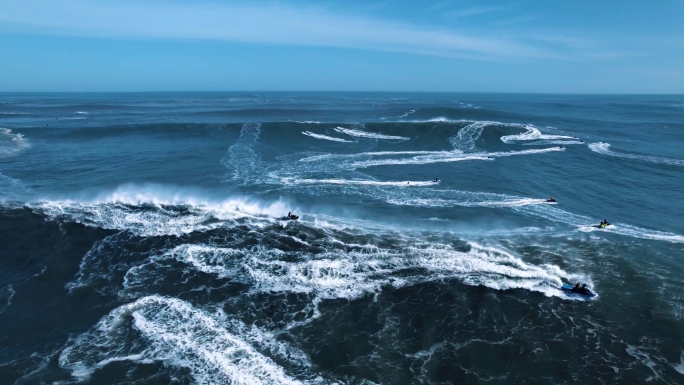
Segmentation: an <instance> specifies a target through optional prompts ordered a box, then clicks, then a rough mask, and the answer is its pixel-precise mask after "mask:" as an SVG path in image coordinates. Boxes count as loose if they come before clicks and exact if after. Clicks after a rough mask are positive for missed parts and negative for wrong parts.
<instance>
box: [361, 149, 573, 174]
mask: <svg viewBox="0 0 684 385" xmlns="http://www.w3.org/2000/svg"><path fill="white" fill-rule="evenodd" d="M556 151H565V148H564V147H550V148H540V149H533V150H522V151H509V152H484V153H466V154H463V153H460V152H442V153H438V154H435V155H423V156H414V157H412V158H404V159H375V160H366V161H358V162H353V163H351V164H350V167H351V168H352V169H356V168H366V167H374V166H389V165H407V164H431V163H451V162H461V161H465V160H493V159H494V158H500V157H507V156H516V155H530V154H543V153H547V152H556Z"/></svg>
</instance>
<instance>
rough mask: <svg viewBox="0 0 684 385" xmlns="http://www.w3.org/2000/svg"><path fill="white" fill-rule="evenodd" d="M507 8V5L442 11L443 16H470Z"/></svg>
mask: <svg viewBox="0 0 684 385" xmlns="http://www.w3.org/2000/svg"><path fill="white" fill-rule="evenodd" d="M504 10H506V7H493V6H492V7H469V8H463V9H453V10H450V11H445V12H443V13H442V15H443V16H448V17H470V16H476V15H481V14H485V13H492V12H499V11H504Z"/></svg>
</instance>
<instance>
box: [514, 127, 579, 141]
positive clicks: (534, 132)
mask: <svg viewBox="0 0 684 385" xmlns="http://www.w3.org/2000/svg"><path fill="white" fill-rule="evenodd" d="M511 126H515V127H523V128H525V130H527V131H526V132H524V133H522V134H518V135H504V136H502V137H501V141H502V142H504V143H506V144H511V143H515V142H520V141H530V140H556V139H576V138H575V137H574V136H567V135H548V134H542V133H541V131H539V129H538V128H537V127H534V126H532V125H517V124H511Z"/></svg>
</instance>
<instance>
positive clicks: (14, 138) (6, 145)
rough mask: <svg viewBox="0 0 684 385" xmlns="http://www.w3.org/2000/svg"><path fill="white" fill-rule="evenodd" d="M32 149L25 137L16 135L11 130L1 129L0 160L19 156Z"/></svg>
mask: <svg viewBox="0 0 684 385" xmlns="http://www.w3.org/2000/svg"><path fill="white" fill-rule="evenodd" d="M29 147H31V144H30V143H29V141H28V140H26V138H24V135H22V134H15V133H13V132H12V130H11V129H9V128H0V158H7V157H10V156H14V155H17V154H19V153H20V152H22V151H24V150H26V149H28V148H29Z"/></svg>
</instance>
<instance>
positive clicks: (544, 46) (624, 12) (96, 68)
mask: <svg viewBox="0 0 684 385" xmlns="http://www.w3.org/2000/svg"><path fill="white" fill-rule="evenodd" d="M110 91H112V92H120V91H134V92H137V91H417V92H520V93H528V92H532V93H536V92H542V93H604V94H605V93H608V94H613V93H656V94H658V93H663V94H664V93H679V94H684V1H680V0H672V1H670V0H658V1H650V2H649V1H624V0H623V1H610V0H605V1H595V0H591V1H589V0H575V1H537V0H534V1H532V0H530V1H522V0H520V1H516V0H511V1H498V2H494V1H487V0H483V1H465V0H411V1H408V0H359V1H357V0H346V1H337V0H320V1H313V0H279V1H257V0H253V1H230V0H228V1H219V0H166V1H161V0H154V1H146V0H138V1H134V0H117V1H114V0H59V1H53V0H0V92H110Z"/></svg>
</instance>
